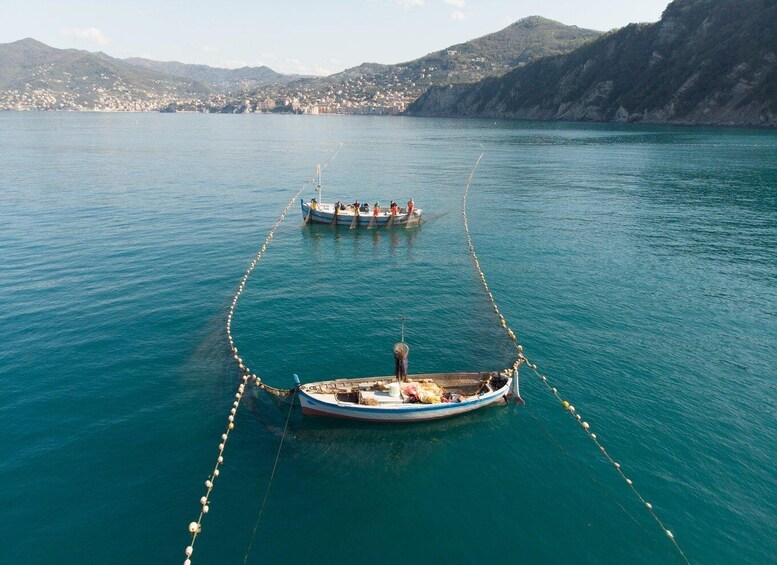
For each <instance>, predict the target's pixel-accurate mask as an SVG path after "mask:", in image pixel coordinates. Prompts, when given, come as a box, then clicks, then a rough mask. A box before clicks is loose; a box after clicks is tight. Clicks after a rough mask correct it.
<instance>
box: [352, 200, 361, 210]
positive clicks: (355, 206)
mask: <svg viewBox="0 0 777 565" xmlns="http://www.w3.org/2000/svg"><path fill="white" fill-rule="evenodd" d="M360 206H361V204H359V201H358V200H357V201H356V202H354V203H353V209H354V210H356V211H357V212H358V211H359V207H360Z"/></svg>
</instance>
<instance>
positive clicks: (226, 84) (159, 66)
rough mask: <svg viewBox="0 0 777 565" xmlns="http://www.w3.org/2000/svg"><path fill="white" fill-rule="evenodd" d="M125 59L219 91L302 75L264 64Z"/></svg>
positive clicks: (287, 79)
mask: <svg viewBox="0 0 777 565" xmlns="http://www.w3.org/2000/svg"><path fill="white" fill-rule="evenodd" d="M124 61H126V62H127V63H129V64H131V65H134V66H136V67H141V68H144V69H150V70H153V71H157V72H160V73H164V74H166V75H170V76H174V77H179V78H187V79H190V80H194V81H197V82H201V83H203V84H205V85H207V86H209V87H211V88H214V89H216V90H220V91H221V92H228V91H230V90H236V89H241V88H255V87H257V86H266V85H268V84H282V83H285V82H291V81H293V80H297V79H300V78H304V77H303V76H301V75H284V74H281V73H278V72H275V71H274V70H272V69H271V68H270V67H267V66H264V65H262V66H260V67H241V68H239V69H222V68H218V67H209V66H208V65H188V64H186V63H179V62H178V61H152V60H151V59H142V58H140V57H131V58H129V59H124Z"/></svg>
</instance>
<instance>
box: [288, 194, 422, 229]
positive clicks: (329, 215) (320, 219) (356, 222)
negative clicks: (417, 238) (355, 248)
mask: <svg viewBox="0 0 777 565" xmlns="http://www.w3.org/2000/svg"><path fill="white" fill-rule="evenodd" d="M300 204H301V206H302V218H303V220H305V222H306V223H307V222H311V223H314V224H330V225H333V224H334V225H338V226H349V227H353V228H357V227H359V228H369V227H391V226H404V227H407V226H408V225H410V226H413V225H417V224H419V223H420V222H421V213H422V212H423V210H421V209H420V208H414V209H413V210H412V211H408V209H407V207H400V208H398V210H397V213H396V214H392V213H391V211H390V210H388V209H385V210H384V209H381V210H380V211H379V212H378V213H377V214H375V213H374V211H373V210H374V209H373V208H369V209H368V210H364V209H358V210H357V209H356V208H354V206H352V205H348V206H342V207H339V208H336V207H335V204H329V203H323V202H316V203H313V202H305V201H304V200H300Z"/></svg>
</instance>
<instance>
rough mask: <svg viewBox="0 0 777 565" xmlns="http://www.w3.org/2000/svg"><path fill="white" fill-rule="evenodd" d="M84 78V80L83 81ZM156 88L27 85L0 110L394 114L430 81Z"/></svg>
mask: <svg viewBox="0 0 777 565" xmlns="http://www.w3.org/2000/svg"><path fill="white" fill-rule="evenodd" d="M424 70H425V69H424ZM423 74H424V77H425V73H423ZM86 79H87V77H83V80H84V82H86ZM60 82H61V81H60ZM73 82H76V81H75V80H73ZM424 82H426V84H424ZM154 86H155V87H154V88H149V89H138V88H131V87H129V86H127V85H125V84H122V82H121V79H118V80H116V81H115V82H114V83H112V84H101V85H94V84H90V85H88V86H84V87H83V88H78V87H77V86H76V87H74V88H72V87H68V88H61V87H60V85H59V84H56V83H54V84H52V81H47V82H46V83H45V85H44V84H30V83H28V84H26V85H25V86H24V87H23V88H16V89H7V90H3V91H0V110H16V111H95V112H154V111H161V112H200V113H235V114H243V113H246V114H249V113H270V112H272V113H296V114H383V115H396V114H401V113H402V112H403V111H404V110H405V108H406V107H407V105H408V104H409V103H411V102H412V101H413V100H415V99H416V98H418V96H419V95H420V94H421V93H422V92H423V91H424V90H425V88H426V87H427V86H428V81H423V82H421V81H419V82H418V83H416V82H410V83H407V82H403V81H400V80H399V78H397V79H396V80H395V81H392V83H389V84H381V83H378V82H376V81H370V80H367V79H364V78H361V77H360V78H349V79H347V80H344V81H343V82H342V83H340V84H323V85H321V84H316V83H314V82H313V81H298V84H295V83H292V84H284V85H271V86H267V87H263V88H260V89H256V90H254V91H252V92H238V93H227V94H225V93H218V92H210V93H203V94H201V95H186V94H179V93H176V92H175V91H174V90H173V89H160V88H158V85H154Z"/></svg>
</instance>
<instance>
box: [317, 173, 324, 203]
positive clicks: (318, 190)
mask: <svg viewBox="0 0 777 565" xmlns="http://www.w3.org/2000/svg"><path fill="white" fill-rule="evenodd" d="M316 177H318V180H317V181H316V192H318V203H319V204H322V203H323V200H321V165H316Z"/></svg>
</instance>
